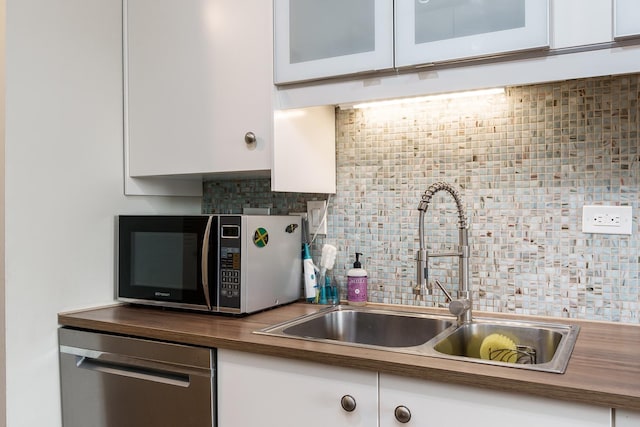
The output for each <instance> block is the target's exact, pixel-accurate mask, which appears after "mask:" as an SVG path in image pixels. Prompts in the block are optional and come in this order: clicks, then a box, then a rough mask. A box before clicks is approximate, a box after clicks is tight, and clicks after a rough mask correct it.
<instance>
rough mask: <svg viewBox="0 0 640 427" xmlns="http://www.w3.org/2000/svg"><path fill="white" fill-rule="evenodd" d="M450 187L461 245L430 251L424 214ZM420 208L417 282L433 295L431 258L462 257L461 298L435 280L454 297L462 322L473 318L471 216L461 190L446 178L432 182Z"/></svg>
mask: <svg viewBox="0 0 640 427" xmlns="http://www.w3.org/2000/svg"><path fill="white" fill-rule="evenodd" d="M442 190H444V191H446V192H448V193H449V194H451V196H452V197H453V199H454V200H455V202H456V207H457V209H458V247H457V252H448V253H438V254H430V253H429V252H428V251H427V249H426V245H425V242H424V215H425V213H426V212H427V208H428V207H429V203H430V202H431V198H432V197H433V195H434V194H435V193H437V192H438V191H442ZM418 210H419V211H420V219H419V224H418V233H419V234H420V249H419V250H418V253H417V254H416V264H417V286H419V287H420V293H422V294H424V295H431V293H432V291H433V285H432V284H431V283H430V282H429V258H433V257H458V271H459V274H458V278H459V284H458V293H457V299H453V298H452V297H451V295H450V294H449V292H447V291H446V290H445V289H444V287H443V286H442V284H441V283H440V282H439V281H438V280H435V283H436V284H437V285H438V287H439V288H440V289H442V291H443V292H444V293H445V295H446V296H447V298H448V299H449V300H450V301H451V302H450V303H449V311H450V312H451V314H453V315H454V316H457V318H458V323H459V324H461V323H469V322H471V305H472V303H471V290H470V286H469V252H470V251H469V242H468V240H469V235H468V226H467V216H466V213H465V209H464V205H463V203H462V198H461V197H460V193H459V192H458V190H456V189H455V188H454V187H452V186H451V185H450V184H448V183H446V182H442V181H441V182H436V183H435V184H432V185H431V186H430V187H429V188H427V190H426V191H425V192H424V194H423V195H422V200H420V204H418Z"/></svg>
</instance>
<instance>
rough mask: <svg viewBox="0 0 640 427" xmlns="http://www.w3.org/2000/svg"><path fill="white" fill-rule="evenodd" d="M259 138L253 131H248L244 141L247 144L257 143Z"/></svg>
mask: <svg viewBox="0 0 640 427" xmlns="http://www.w3.org/2000/svg"><path fill="white" fill-rule="evenodd" d="M257 140H258V138H256V134H255V133H253V132H247V133H245V134H244V142H246V143H247V144H255V143H256V141H257Z"/></svg>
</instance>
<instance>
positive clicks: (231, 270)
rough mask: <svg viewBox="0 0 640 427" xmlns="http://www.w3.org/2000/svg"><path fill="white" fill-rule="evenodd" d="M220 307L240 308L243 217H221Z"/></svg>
mask: <svg viewBox="0 0 640 427" xmlns="http://www.w3.org/2000/svg"><path fill="white" fill-rule="evenodd" d="M219 227H220V233H219V234H218V236H219V239H220V252H219V254H220V264H219V265H220V278H219V279H220V282H219V283H220V287H219V291H220V307H221V308H238V309H239V308H240V292H241V285H242V281H241V276H240V261H241V256H242V254H241V253H240V247H241V240H242V239H241V236H242V229H241V218H240V217H239V216H221V217H220V223H219Z"/></svg>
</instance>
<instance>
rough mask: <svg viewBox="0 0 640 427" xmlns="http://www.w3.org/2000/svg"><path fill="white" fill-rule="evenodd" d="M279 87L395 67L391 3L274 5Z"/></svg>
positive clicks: (300, 0)
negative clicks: (283, 84)
mask: <svg viewBox="0 0 640 427" xmlns="http://www.w3.org/2000/svg"><path fill="white" fill-rule="evenodd" d="M274 20H275V29H274V31H275V48H274V50H275V53H274V55H275V77H274V80H275V83H290V82H297V81H304V80H313V79H321V78H325V77H333V76H341V75H346V74H355V73H360V72H365V71H377V70H384V69H390V68H392V67H393V0H348V1H345V0H274Z"/></svg>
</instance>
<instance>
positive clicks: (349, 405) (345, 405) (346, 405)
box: [340, 394, 356, 412]
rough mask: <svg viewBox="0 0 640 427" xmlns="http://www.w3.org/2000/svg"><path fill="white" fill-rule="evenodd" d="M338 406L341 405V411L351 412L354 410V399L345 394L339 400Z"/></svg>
mask: <svg viewBox="0 0 640 427" xmlns="http://www.w3.org/2000/svg"><path fill="white" fill-rule="evenodd" d="M340 405H342V409H344V410H345V411H347V412H353V411H355V410H356V399H354V398H353V396H350V395H348V394H345V395H344V396H342V399H340Z"/></svg>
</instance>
